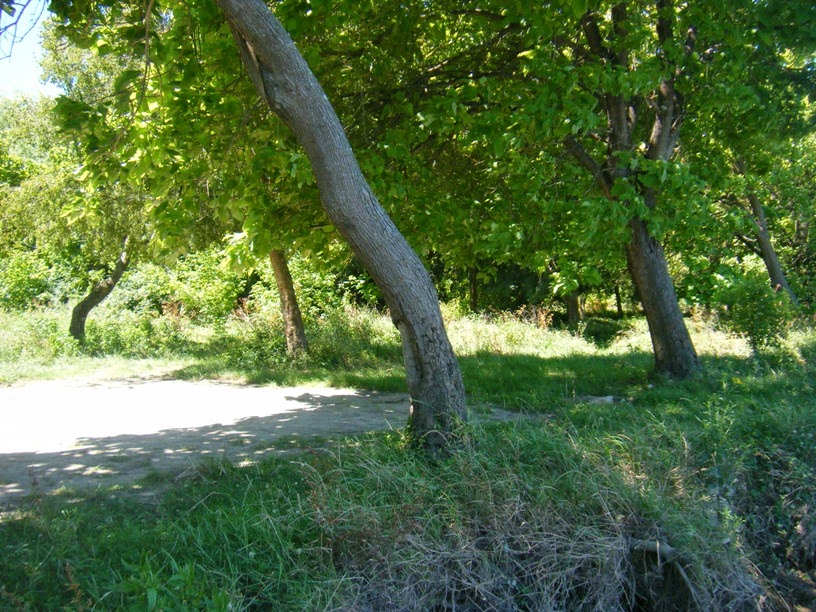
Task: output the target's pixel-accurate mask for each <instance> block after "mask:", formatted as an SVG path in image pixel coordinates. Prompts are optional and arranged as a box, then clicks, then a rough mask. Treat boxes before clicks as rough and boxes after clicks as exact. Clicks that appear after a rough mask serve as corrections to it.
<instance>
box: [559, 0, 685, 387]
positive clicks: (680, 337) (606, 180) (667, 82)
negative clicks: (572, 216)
mask: <svg viewBox="0 0 816 612" xmlns="http://www.w3.org/2000/svg"><path fill="white" fill-rule="evenodd" d="M657 7H658V10H659V14H660V16H659V17H658V23H657V25H656V29H657V35H658V38H659V39H660V43H661V47H663V48H665V47H666V45H669V44H674V41H673V40H672V39H673V33H672V17H671V16H672V15H673V6H672V2H671V0H657ZM611 16H612V22H613V30H612V34H611V35H610V36H612V37H613V40H612V43H611V44H609V45H607V44H606V41H605V40H604V38H603V36H602V34H601V30H600V28H599V26H598V23H597V21H596V19H597V18H596V16H595V15H594V14H592V13H587V15H586V16H585V18H584V20H583V23H582V26H583V32H584V35H585V37H586V40H587V46H588V49H589V52H590V53H591V54H592V55H593V56H595V57H596V58H598V59H600V60H602V61H604V62H609V63H611V64H612V65H615V66H617V67H619V69H620V70H628V69H629V66H630V61H629V59H630V58H629V56H628V53H627V51H626V45H625V44H621V43H620V41H618V40H614V39H617V38H623V37H625V36H626V35H627V28H626V21H627V12H626V6H625V5H624V4H622V3H621V4H618V5H615V6H614V7H613V8H612V11H611ZM691 46H693V31H690V32H689V38H688V39H687V40H686V43H685V47H686V50H687V52H690V51H691ZM616 48H617V50H616ZM675 77H676V73H675V72H673V71H672V69H671V67H670V66H667V67H666V76H665V77H664V78H663V80H662V81H661V83H660V85H659V87H658V89H657V91H655V92H654V95H653V96H652V97H651V98H650V99H649V100H648V104H647V105H646V106H647V107H649V108H651V111H652V113H653V122H652V130H651V134H650V136H649V140H648V142H647V143H645V144H646V155H647V156H648V158H649V159H651V160H662V161H668V160H669V158H670V157H671V156H672V154H673V153H674V150H675V148H676V146H677V140H678V138H679V131H680V126H681V125H682V123H683V105H682V98H681V96H680V95H679V94H678V92H677V91H676V90H675V88H674V80H675ZM602 100H603V103H604V107H605V109H606V114H607V119H608V126H609V127H608V143H607V144H608V153H607V158H606V160H605V163H604V165H603V166H601V165H600V164H598V163H597V162H596V161H595V160H594V158H593V157H592V156H590V155H589V153H588V152H587V151H586V149H584V148H583V147H582V146H581V144H580V143H579V142H578V141H577V140H576V139H575V138H573V137H569V138H567V139H566V140H565V142H564V144H565V146H566V148H567V151H568V152H569V153H570V154H571V155H572V156H573V157H575V159H576V160H577V161H578V162H579V163H580V164H581V165H582V166H583V167H584V168H585V169H587V170H588V171H589V172H590V173H591V174H592V176H593V178H594V179H595V182H596V184H597V185H598V186H599V187H600V189H601V191H602V192H603V194H604V195H605V196H606V197H608V198H612V197H614V196H613V191H612V187H613V185H614V184H615V182H616V181H620V180H633V179H634V177H632V176H631V172H630V170H629V168H628V166H627V165H625V164H619V163H618V159H619V156H618V154H619V153H622V152H625V153H627V154H631V153H633V152H634V151H636V150H637V148H638V147H635V146H634V144H633V141H632V133H633V128H634V123H635V121H636V119H637V115H636V108H635V104H634V103H633V101H630V100H627V99H625V98H624V97H623V96H621V95H617V94H614V95H613V94H609V93H607V94H605V95H604V96H603V97H602ZM635 185H637V186H638V189H639V192H640V193H639V195H640V196H642V197H643V199H644V201H645V203H646V205H647V206H648V207H649V208H650V209H653V208H654V207H655V206H656V204H657V200H658V193H657V192H656V191H655V190H652V189H646V188H644V187H642V186H640V185H638V184H637V183H635ZM629 228H630V230H631V232H632V238H631V240H630V241H629V243H628V244H627V245H626V255H627V262H628V267H629V273H630V275H631V276H632V280H633V281H634V284H635V287H636V288H637V291H638V293H639V294H640V298H641V303H642V304H643V310H644V312H645V314H646V320H647V322H648V324H649V334H650V336H651V339H652V347H653V349H654V355H655V371H656V372H657V373H659V374H663V375H666V376H670V377H672V378H685V377H687V376H690V375H691V374H693V373H694V372H696V371H697V370H699V368H700V362H699V360H698V358H697V354H696V352H695V351H694V346H693V344H692V342H691V336H690V335H689V333H688V329H686V325H685V322H684V321H683V313H682V312H681V310H680V304H679V302H678V301H677V295H676V293H675V290H674V283H673V282H672V279H671V275H670V274H669V268H668V265H667V263H666V257H665V254H664V252H663V247H662V246H661V245H660V243H659V242H658V241H657V240H656V239H655V238H654V237H653V236H652V235H651V233H650V232H649V228H648V225H647V224H646V222H645V221H644V220H643V219H641V218H640V217H638V216H636V215H635V216H633V217H632V219H630V221H629Z"/></svg>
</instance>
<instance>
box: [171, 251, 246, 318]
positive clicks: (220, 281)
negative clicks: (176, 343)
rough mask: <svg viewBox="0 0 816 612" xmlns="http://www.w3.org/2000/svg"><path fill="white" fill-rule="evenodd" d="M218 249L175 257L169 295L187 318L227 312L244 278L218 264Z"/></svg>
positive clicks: (230, 308) (220, 255) (213, 315)
mask: <svg viewBox="0 0 816 612" xmlns="http://www.w3.org/2000/svg"><path fill="white" fill-rule="evenodd" d="M222 261H223V256H222V254H221V253H220V252H219V251H215V250H209V251H204V252H201V253H194V254H192V255H189V256H187V257H186V258H184V259H183V260H181V261H179V263H178V265H177V266H176V268H175V278H173V280H172V281H171V288H172V293H173V296H174V298H175V299H176V300H178V301H179V302H181V308H182V312H183V313H184V314H186V315H187V316H189V317H190V318H196V319H201V320H203V321H215V320H217V319H223V318H224V317H226V316H227V315H229V314H230V313H231V312H232V310H233V308H234V307H235V301H236V299H237V298H238V295H239V294H240V293H241V290H242V288H243V285H244V279H242V278H241V277H240V276H238V275H237V274H235V273H233V272H230V271H228V270H227V269H226V268H225V267H224V266H222V265H221V264H222Z"/></svg>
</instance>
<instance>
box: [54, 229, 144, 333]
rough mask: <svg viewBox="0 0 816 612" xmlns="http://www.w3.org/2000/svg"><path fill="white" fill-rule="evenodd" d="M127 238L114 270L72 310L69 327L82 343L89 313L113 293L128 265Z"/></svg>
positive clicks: (70, 331)
mask: <svg viewBox="0 0 816 612" xmlns="http://www.w3.org/2000/svg"><path fill="white" fill-rule="evenodd" d="M127 242H128V241H127V239H125V244H124V247H123V250H122V253H121V255H119V259H118V260H117V261H116V265H115V266H114V267H113V272H112V273H111V275H110V276H108V277H107V278H105V279H103V280H101V281H99V282H98V283H96V284H95V285H94V286H93V287H92V288H91V291H90V293H88V295H86V296H85V297H84V298H83V299H82V300H81V301H80V302H79V303H78V304H77V305H76V306H74V309H73V311H72V312H71V325H70V326H69V328H68V331H69V333H70V334H71V335H72V336H73V337H74V338H75V339H77V340H78V341H79V342H80V343H84V342H85V323H86V321H87V320H88V315H89V314H90V312H91V310H93V309H94V308H96V307H97V306H99V304H101V303H102V301H103V300H104V299H105V298H106V297H108V296H109V295H110V294H111V291H113V288H114V287H116V284H117V283H118V282H119V280H120V279H121V278H122V275H123V274H124V273H125V270H126V269H127V266H128V261H129V256H128V253H127Z"/></svg>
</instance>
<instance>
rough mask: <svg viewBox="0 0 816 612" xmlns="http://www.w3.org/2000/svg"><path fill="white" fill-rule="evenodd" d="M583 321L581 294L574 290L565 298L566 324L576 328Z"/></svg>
mask: <svg viewBox="0 0 816 612" xmlns="http://www.w3.org/2000/svg"><path fill="white" fill-rule="evenodd" d="M583 320H584V308H583V304H582V303H581V294H580V293H579V292H578V290H577V289H576V290H575V291H571V292H570V294H569V295H568V296H567V324H568V325H569V326H570V327H576V326H577V325H578V323H580V322H581V321H583Z"/></svg>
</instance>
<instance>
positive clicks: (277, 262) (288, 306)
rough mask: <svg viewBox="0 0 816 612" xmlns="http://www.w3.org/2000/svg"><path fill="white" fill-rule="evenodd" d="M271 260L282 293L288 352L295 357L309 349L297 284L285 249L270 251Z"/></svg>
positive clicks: (280, 293)
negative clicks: (297, 294) (290, 270)
mask: <svg viewBox="0 0 816 612" xmlns="http://www.w3.org/2000/svg"><path fill="white" fill-rule="evenodd" d="M269 261H270V262H271V263H272V271H273V272H274V273H275V283H276V284H277V286H278V295H280V303H281V314H282V315H283V327H284V331H285V334H286V352H287V353H288V354H289V356H290V357H295V356H297V355H299V354H300V353H305V352H307V351H308V350H309V344H308V342H307V341H306V330H305V329H304V327H303V318H302V317H301V316H300V307H299V306H298V303H297V296H296V295H295V285H294V283H293V282H292V275H291V274H290V273H289V265H288V264H287V263H286V257H285V256H284V254H283V251H278V250H273V251H272V252H271V253H269Z"/></svg>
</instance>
